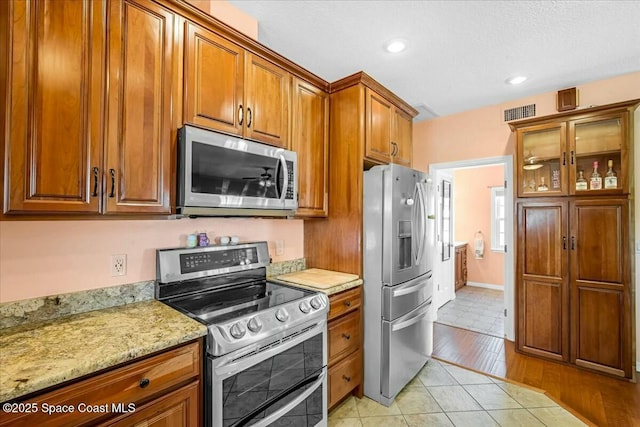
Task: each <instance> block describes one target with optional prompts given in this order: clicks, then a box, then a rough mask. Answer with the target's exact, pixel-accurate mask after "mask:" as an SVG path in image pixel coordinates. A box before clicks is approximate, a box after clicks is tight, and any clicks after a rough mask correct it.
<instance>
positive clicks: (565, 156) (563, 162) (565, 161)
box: [562, 151, 567, 166]
mask: <svg viewBox="0 0 640 427" xmlns="http://www.w3.org/2000/svg"><path fill="white" fill-rule="evenodd" d="M566 164H567V152H566V151H563V152H562V166H564V165H566Z"/></svg>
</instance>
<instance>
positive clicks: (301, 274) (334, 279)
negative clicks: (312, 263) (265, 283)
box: [276, 268, 359, 289]
mask: <svg viewBox="0 0 640 427" xmlns="http://www.w3.org/2000/svg"><path fill="white" fill-rule="evenodd" d="M276 279H278V280H282V281H283V282H289V283H295V284H297V285H303V286H310V287H312V288H318V289H329V288H332V287H334V286H338V285H342V284H344V283H348V282H352V281H354V280H357V279H359V277H358V275H356V274H349V273H341V272H339V271H329V270H322V269H320V268H309V269H307V270H302V271H295V272H293V273H287V274H283V275H282V276H278V277H276Z"/></svg>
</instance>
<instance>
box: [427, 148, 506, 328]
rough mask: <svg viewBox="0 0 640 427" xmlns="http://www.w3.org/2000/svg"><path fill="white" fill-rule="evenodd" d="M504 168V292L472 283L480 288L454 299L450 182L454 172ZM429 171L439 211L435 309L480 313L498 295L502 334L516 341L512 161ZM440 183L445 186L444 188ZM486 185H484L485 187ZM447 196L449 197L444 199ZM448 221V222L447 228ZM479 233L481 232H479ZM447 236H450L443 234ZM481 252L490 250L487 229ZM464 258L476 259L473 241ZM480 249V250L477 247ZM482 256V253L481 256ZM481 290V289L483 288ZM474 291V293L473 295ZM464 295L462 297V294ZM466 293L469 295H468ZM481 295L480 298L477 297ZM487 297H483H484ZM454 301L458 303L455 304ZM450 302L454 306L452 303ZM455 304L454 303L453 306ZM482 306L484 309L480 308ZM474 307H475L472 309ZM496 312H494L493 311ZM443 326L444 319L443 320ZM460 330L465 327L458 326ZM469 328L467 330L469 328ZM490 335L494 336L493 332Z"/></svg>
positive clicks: (488, 160) (433, 167)
mask: <svg viewBox="0 0 640 427" xmlns="http://www.w3.org/2000/svg"><path fill="white" fill-rule="evenodd" d="M500 165H501V166H503V174H504V185H505V186H504V191H503V196H502V197H503V199H502V202H503V203H504V224H503V235H502V236H500V238H501V239H502V240H501V241H502V242H503V243H504V247H505V251H504V267H503V269H504V271H503V283H504V286H503V290H504V292H501V293H498V291H496V290H495V289H493V290H492V287H493V286H492V285H490V284H489V285H485V284H480V283H474V284H475V285H477V286H482V288H477V289H476V287H474V288H473V289H472V287H468V289H464V288H467V287H466V286H465V287H463V288H461V291H463V292H461V293H459V295H460V298H458V299H456V292H455V286H454V281H455V280H456V279H455V273H454V269H455V266H454V261H453V259H454V256H453V255H452V254H453V253H454V250H455V247H456V244H457V243H460V242H456V241H455V240H454V238H453V234H452V231H453V229H454V228H455V224H456V212H455V209H454V207H453V204H452V203H451V204H450V205H449V206H446V204H447V203H448V202H450V201H451V198H452V197H451V194H455V192H456V188H455V182H454V181H453V175H454V173H455V171H456V170H463V169H472V168H480V167H486V166H500ZM429 172H430V174H431V176H432V177H434V180H435V182H436V188H437V192H438V193H437V197H438V204H437V206H438V209H437V214H436V222H437V227H438V229H437V233H436V237H437V238H436V246H437V247H436V250H435V254H436V259H435V262H434V279H435V280H434V283H435V290H434V294H435V295H434V301H435V303H436V307H441V306H443V305H445V304H446V305H447V306H451V307H455V306H456V305H458V306H461V307H463V309H472V310H475V311H477V310H481V309H482V308H483V307H485V306H486V305H487V304H495V298H496V295H500V294H501V295H500V296H499V298H501V299H502V301H501V305H502V307H503V308H504V313H501V314H502V315H504V326H503V327H504V332H503V335H504V337H505V338H507V339H508V340H510V341H514V340H515V316H514V306H515V304H514V251H513V249H514V231H513V230H514V229H513V210H512V209H511V208H510V207H511V206H513V184H512V183H513V158H512V157H511V156H500V157H491V158H483V159H474V160H466V161H458V162H449V163H437V164H432V165H430V168H429ZM447 182H450V183H453V185H452V187H451V191H450V193H449V194H447V191H446V187H447V184H446V183H447ZM443 183H445V184H444V185H443ZM485 185H486V184H485ZM447 196H448V197H447ZM447 221H449V222H450V223H449V224H448V225H447ZM479 231H482V230H479ZM446 233H450V234H448V235H445V234H446ZM483 242H484V251H488V250H491V243H490V242H491V235H490V231H489V230H484V240H483ZM466 243H467V245H468V248H467V256H469V254H471V255H472V256H474V255H475V256H478V252H477V251H478V249H479V248H478V247H476V242H475V240H474V239H469V240H468V241H467V242H466ZM480 249H482V247H480ZM480 255H482V254H480ZM483 288H484V289H483ZM474 291H477V292H475V294H473V293H474ZM463 293H464V295H463ZM467 294H469V295H467ZM479 294H482V295H479ZM485 294H486V295H485ZM456 300H457V301H456ZM452 303H453V304H452ZM456 303H457V304H456ZM482 304H484V306H483V305H482ZM474 306H475V308H473V307H474ZM494 311H495V310H494ZM440 315H441V314H440V311H437V312H436V321H437V317H438V316H440ZM443 323H444V320H443ZM460 327H463V328H464V326H460ZM468 329H469V328H468ZM493 335H496V333H495V330H494V333H493Z"/></svg>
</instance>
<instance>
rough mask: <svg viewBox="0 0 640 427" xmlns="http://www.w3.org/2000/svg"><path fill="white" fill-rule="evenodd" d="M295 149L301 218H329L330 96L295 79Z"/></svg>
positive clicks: (292, 124) (293, 117)
mask: <svg viewBox="0 0 640 427" xmlns="http://www.w3.org/2000/svg"><path fill="white" fill-rule="evenodd" d="M291 105H292V121H291V128H292V132H291V150H293V151H295V152H296V153H297V154H298V177H299V178H298V179H299V182H298V210H297V211H296V216H298V217H326V216H327V214H328V209H329V206H328V198H329V197H328V192H329V188H328V179H329V178H328V175H329V96H328V94H327V93H326V92H324V91H322V90H321V89H318V88H317V87H315V86H313V85H311V84H309V83H307V82H305V81H303V80H300V79H297V78H295V79H294V80H293V94H292V103H291Z"/></svg>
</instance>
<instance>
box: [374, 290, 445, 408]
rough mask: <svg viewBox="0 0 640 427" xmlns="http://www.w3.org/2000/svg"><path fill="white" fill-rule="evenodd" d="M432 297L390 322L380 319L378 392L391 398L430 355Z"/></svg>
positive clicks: (431, 346)
mask: <svg viewBox="0 0 640 427" xmlns="http://www.w3.org/2000/svg"><path fill="white" fill-rule="evenodd" d="M431 310H432V305H431V300H429V301H428V302H427V303H425V304H423V305H421V306H420V307H418V308H417V309H415V310H414V311H412V312H411V313H409V314H407V315H406V316H402V317H400V318H399V319H396V320H394V321H393V322H387V321H383V322H382V342H383V346H382V348H383V352H382V353H383V355H382V364H381V370H382V372H381V376H380V379H381V394H382V395H383V396H384V397H385V398H387V399H389V400H393V398H395V396H396V395H397V394H398V393H399V392H400V390H402V388H403V387H404V386H405V385H407V384H408V383H409V381H411V379H412V378H413V377H415V376H416V374H417V373H418V372H419V371H420V369H422V367H423V366H424V365H425V363H427V361H428V360H429V358H430V357H431V352H432V349H433V321H432V320H431V319H432V313H431Z"/></svg>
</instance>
